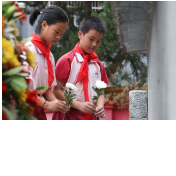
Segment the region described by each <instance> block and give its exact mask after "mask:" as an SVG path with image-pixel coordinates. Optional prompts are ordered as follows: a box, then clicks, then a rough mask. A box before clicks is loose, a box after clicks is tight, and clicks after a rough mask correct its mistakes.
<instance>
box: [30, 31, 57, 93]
mask: <svg viewBox="0 0 176 176" xmlns="http://www.w3.org/2000/svg"><path fill="white" fill-rule="evenodd" d="M31 37H33V39H32V40H31V42H32V43H33V44H34V45H36V46H37V47H38V48H39V50H40V51H41V52H42V53H43V55H44V56H45V58H46V60H47V65H48V85H49V89H48V91H47V92H49V90H50V89H51V85H52V83H53V80H54V75H53V67H52V63H51V61H50V58H49V53H50V48H51V46H50V45H49V44H48V46H47V48H46V45H45V44H44V43H43V42H42V41H41V40H40V39H39V38H38V37H37V35H36V34H32V35H31ZM47 92H45V93H47Z"/></svg>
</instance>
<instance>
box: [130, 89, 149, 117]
mask: <svg viewBox="0 0 176 176" xmlns="http://www.w3.org/2000/svg"><path fill="white" fill-rule="evenodd" d="M129 117H130V119H135V120H143V119H147V92H146V91H145V90H132V91H130V92H129Z"/></svg>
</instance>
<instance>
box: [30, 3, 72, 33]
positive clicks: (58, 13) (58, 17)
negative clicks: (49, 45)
mask: <svg viewBox="0 0 176 176" xmlns="http://www.w3.org/2000/svg"><path fill="white" fill-rule="evenodd" d="M38 15H40V11H39V10H37V9H35V10H33V11H32V12H31V14H30V17H29V23H30V24H31V25H32V26H33V24H34V23H35V21H36V19H37V16H38ZM43 21H46V22H47V24H48V25H52V24H55V23H57V22H67V23H69V19H68V16H67V14H66V12H65V11H64V10H63V9H62V8H60V7H58V6H50V7H48V8H47V9H46V10H45V11H44V12H43V13H42V14H41V15H40V18H39V20H38V24H37V26H36V28H35V33H36V34H40V33H41V29H42V22H43Z"/></svg>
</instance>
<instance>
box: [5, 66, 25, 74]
mask: <svg viewBox="0 0 176 176" xmlns="http://www.w3.org/2000/svg"><path fill="white" fill-rule="evenodd" d="M22 69H23V66H19V67H15V68H12V69H10V70H8V71H6V72H4V73H2V76H13V75H15V74H17V73H19V72H20V71H21V70H22Z"/></svg>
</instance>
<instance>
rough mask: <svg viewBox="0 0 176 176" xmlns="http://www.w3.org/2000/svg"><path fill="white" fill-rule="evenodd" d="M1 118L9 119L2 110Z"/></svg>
mask: <svg viewBox="0 0 176 176" xmlns="http://www.w3.org/2000/svg"><path fill="white" fill-rule="evenodd" d="M2 120H9V119H8V118H7V117H6V115H5V114H4V113H3V112H2Z"/></svg>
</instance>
